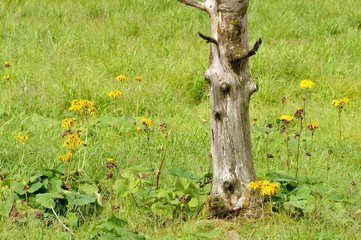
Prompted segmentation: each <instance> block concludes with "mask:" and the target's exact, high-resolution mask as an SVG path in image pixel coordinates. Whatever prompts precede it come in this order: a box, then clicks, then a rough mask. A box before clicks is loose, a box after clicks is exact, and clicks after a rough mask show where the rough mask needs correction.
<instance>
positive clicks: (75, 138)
mask: <svg viewBox="0 0 361 240" xmlns="http://www.w3.org/2000/svg"><path fill="white" fill-rule="evenodd" d="M80 145H84V142H83V141H82V140H81V139H80V137H79V135H78V134H76V133H70V134H68V135H67V139H66V140H65V142H64V143H63V146H64V147H67V148H69V149H71V150H73V149H75V148H77V147H78V146H80Z"/></svg>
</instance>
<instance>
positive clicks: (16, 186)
mask: <svg viewBox="0 0 361 240" xmlns="http://www.w3.org/2000/svg"><path fill="white" fill-rule="evenodd" d="M11 189H12V190H13V191H14V192H16V193H17V194H19V195H24V194H25V191H24V185H23V184H22V183H21V182H12V183H11Z"/></svg>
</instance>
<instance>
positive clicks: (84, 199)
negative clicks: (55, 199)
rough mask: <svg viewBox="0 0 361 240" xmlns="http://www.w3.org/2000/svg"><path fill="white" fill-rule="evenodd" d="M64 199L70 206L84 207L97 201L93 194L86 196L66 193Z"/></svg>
mask: <svg viewBox="0 0 361 240" xmlns="http://www.w3.org/2000/svg"><path fill="white" fill-rule="evenodd" d="M65 198H66V199H67V200H68V202H69V204H71V205H86V204H89V203H93V202H95V201H96V200H97V197H96V195H95V194H93V195H87V194H80V193H77V192H67V193H66V194H65Z"/></svg>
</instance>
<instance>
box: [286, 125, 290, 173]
mask: <svg viewBox="0 0 361 240" xmlns="http://www.w3.org/2000/svg"><path fill="white" fill-rule="evenodd" d="M285 135H286V139H285V141H286V166H287V174H289V173H290V164H291V162H290V153H289V145H288V141H289V139H288V132H287V128H286V130H285Z"/></svg>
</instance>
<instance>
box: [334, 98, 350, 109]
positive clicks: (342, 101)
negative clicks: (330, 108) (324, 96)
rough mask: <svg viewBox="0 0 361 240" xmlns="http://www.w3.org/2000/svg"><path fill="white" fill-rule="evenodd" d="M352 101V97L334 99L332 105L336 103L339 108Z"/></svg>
mask: <svg viewBox="0 0 361 240" xmlns="http://www.w3.org/2000/svg"><path fill="white" fill-rule="evenodd" d="M349 101H350V99H348V98H346V97H344V98H341V99H334V100H332V105H334V106H335V107H338V108H343V106H345V104H346V103H348V102H349Z"/></svg>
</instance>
